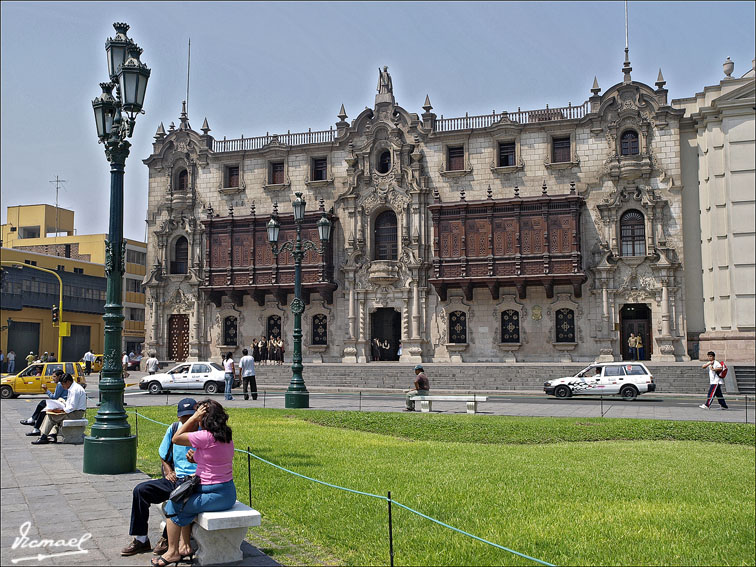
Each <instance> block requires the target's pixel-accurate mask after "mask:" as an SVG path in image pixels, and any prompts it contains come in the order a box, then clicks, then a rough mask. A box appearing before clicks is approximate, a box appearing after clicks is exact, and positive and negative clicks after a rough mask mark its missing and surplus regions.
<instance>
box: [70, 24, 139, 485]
mask: <svg viewBox="0 0 756 567" xmlns="http://www.w3.org/2000/svg"><path fill="white" fill-rule="evenodd" d="M113 27H114V28H115V30H116V35H115V37H113V38H108V40H107V41H106V42H105V53H106V55H107V63H108V73H109V75H110V82H108V83H100V87H101V88H102V94H101V95H100V96H98V97H97V98H96V99H94V100H93V101H92V107H93V108H94V115H95V122H96V125H97V137H98V138H99V140H100V143H102V144H104V145H105V156H106V157H107V159H108V161H109V162H110V228H109V231H108V239H107V240H106V241H105V272H106V274H107V278H108V288H107V302H106V304H105V315H104V317H103V318H104V319H105V351H104V355H105V356H104V365H103V368H102V373H101V374H100V393H101V395H102V403H101V404H100V409H99V411H98V412H97V416H96V417H95V423H94V425H92V428H91V433H90V435H89V436H88V437H85V438H84V472H85V473H89V474H123V473H130V472H133V471H134V470H136V450H137V439H136V437H135V436H133V435H131V426H130V425H129V423H128V421H127V419H126V412H125V411H124V409H123V390H124V383H123V371H122V366H121V334H122V329H123V305H122V304H121V301H122V299H121V298H122V290H123V273H124V251H125V248H126V246H125V242H124V240H123V170H124V167H125V165H126V158H127V157H128V156H129V148H130V147H131V144H130V143H129V142H128V141H127V140H126V138H130V137H131V135H132V134H133V132H134V123H135V122H136V116H137V114H140V113H142V112H143V111H142V105H143V103H144V94H145V91H146V89H147V80H148V79H149V77H150V69H148V68H147V66H146V65H145V64H144V63H142V62H141V61H140V60H139V56H140V55H141V54H142V49H141V48H140V47H138V46H137V44H136V43H134V41H132V40H131V39H129V38H128V37H126V32H127V31H128V29H129V26H128V24H124V23H115V24H113ZM114 88H115V91H116V94H115V97H114V96H113V89H114Z"/></svg>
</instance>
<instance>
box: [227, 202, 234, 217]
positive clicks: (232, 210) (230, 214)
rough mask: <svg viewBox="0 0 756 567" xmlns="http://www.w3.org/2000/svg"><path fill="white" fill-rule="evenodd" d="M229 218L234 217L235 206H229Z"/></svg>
mask: <svg viewBox="0 0 756 567" xmlns="http://www.w3.org/2000/svg"><path fill="white" fill-rule="evenodd" d="M228 216H230V217H232V216H234V205H233V204H231V205H229V206H228Z"/></svg>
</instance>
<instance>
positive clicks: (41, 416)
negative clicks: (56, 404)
mask: <svg viewBox="0 0 756 567" xmlns="http://www.w3.org/2000/svg"><path fill="white" fill-rule="evenodd" d="M61 376H63V369H61V368H58V369H57V370H56V371H55V372H53V375H52V379H53V382H55V383H56V384H57V386H55V392H51V391H50V390H48V389H47V384H45V383H43V384H42V389H43V390H44V391H45V392H46V393H47V397H49V398H51V399H53V400H59V399H61V398H63V399H64V400H65V399H68V390H66V389H65V388H64V387H63V385H62V384H61V383H60V377H61ZM45 407H47V403H46V402H45V400H42V401H41V402H39V403H38V404H37V409H35V410H34V413H33V414H32V416H31V417H30V418H29V419H22V420H21V424H22V425H33V426H34V429H32V430H31V431H30V432H29V433H27V434H26V436H27V437H39V436H40V435H41V434H42V432H41V431H40V427H42V422H43V421H44V420H45Z"/></svg>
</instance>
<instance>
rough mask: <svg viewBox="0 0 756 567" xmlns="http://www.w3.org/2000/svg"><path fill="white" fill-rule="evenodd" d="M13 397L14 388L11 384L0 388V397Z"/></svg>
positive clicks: (6, 398)
mask: <svg viewBox="0 0 756 567" xmlns="http://www.w3.org/2000/svg"><path fill="white" fill-rule="evenodd" d="M12 397H13V389H12V388H11V387H10V386H3V387H2V388H0V398H2V399H4V400H8V399H10V398H12Z"/></svg>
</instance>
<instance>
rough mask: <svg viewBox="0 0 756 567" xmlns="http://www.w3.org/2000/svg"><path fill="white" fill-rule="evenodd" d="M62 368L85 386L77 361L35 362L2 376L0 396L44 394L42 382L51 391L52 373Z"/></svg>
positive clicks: (52, 390)
mask: <svg viewBox="0 0 756 567" xmlns="http://www.w3.org/2000/svg"><path fill="white" fill-rule="evenodd" d="M59 369H60V370H63V372H67V373H68V374H70V375H71V376H73V377H74V380H76V381H77V382H78V383H79V384H81V386H82V387H83V388H86V387H87V379H86V377H85V376H84V367H83V366H82V365H81V363H79V362H37V363H35V364H32V365H30V366H27V367H26V368H24V369H23V370H22V371H21V372H19V373H18V374H15V375H11V376H4V377H3V379H2V381H0V397H2V398H3V399H7V398H17V397H18V396H20V395H21V394H44V393H45V390H44V389H43V388H42V384H47V387H48V388H49V390H50V391H51V392H54V391H55V383H54V382H53V379H52V377H53V374H54V373H55V371H56V370H59Z"/></svg>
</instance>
